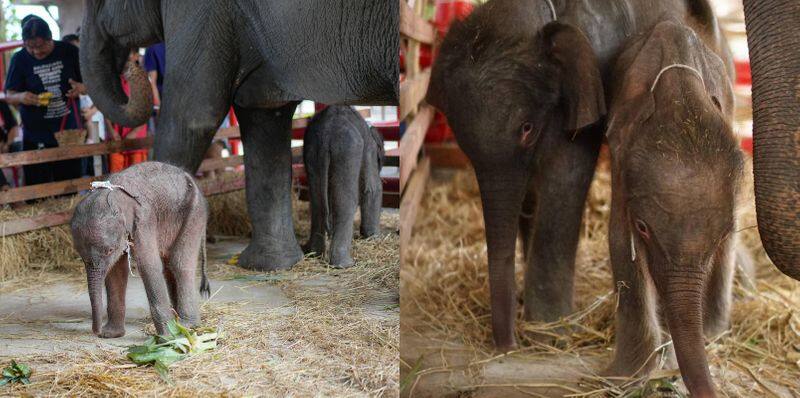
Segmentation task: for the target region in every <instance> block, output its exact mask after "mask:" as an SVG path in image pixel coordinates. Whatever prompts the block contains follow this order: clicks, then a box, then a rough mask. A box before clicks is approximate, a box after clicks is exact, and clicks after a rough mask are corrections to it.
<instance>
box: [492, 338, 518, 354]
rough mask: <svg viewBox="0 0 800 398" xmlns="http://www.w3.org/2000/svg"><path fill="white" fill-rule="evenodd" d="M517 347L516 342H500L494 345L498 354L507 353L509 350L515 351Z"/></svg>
mask: <svg viewBox="0 0 800 398" xmlns="http://www.w3.org/2000/svg"><path fill="white" fill-rule="evenodd" d="M518 348H519V347H518V346H517V342H516V341H515V342H513V343H511V344H502V345H498V346H495V351H496V352H497V353H498V354H508V353H509V352H511V351H516V350H517V349H518Z"/></svg>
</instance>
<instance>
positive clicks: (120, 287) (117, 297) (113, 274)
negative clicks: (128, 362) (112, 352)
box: [99, 255, 128, 338]
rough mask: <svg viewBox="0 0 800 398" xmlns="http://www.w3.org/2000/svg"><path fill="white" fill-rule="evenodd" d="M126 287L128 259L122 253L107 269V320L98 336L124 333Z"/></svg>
mask: <svg viewBox="0 0 800 398" xmlns="http://www.w3.org/2000/svg"><path fill="white" fill-rule="evenodd" d="M127 287H128V261H127V259H126V257H125V256H124V255H123V256H122V257H121V258H120V259H119V260H118V261H117V263H116V264H114V266H113V267H111V269H110V270H109V271H108V275H107V276H106V294H107V297H108V320H107V321H106V324H105V325H103V329H102V330H101V331H100V334H99V336H100V337H102V338H114V337H122V336H124V335H125V291H126V289H127Z"/></svg>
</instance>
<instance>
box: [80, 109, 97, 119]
mask: <svg viewBox="0 0 800 398" xmlns="http://www.w3.org/2000/svg"><path fill="white" fill-rule="evenodd" d="M96 113H97V107H96V106H90V107H88V108H83V118H84V119H86V120H87V121H88V120H92V117H93V116H94V115H95V114H96Z"/></svg>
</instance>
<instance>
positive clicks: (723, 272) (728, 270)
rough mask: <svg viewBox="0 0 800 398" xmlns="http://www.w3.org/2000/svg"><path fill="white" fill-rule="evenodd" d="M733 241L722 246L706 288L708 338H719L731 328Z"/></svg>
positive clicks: (704, 320)
mask: <svg viewBox="0 0 800 398" xmlns="http://www.w3.org/2000/svg"><path fill="white" fill-rule="evenodd" d="M732 240H733V239H732V238H728V241H726V242H724V243H723V244H722V245H720V248H719V250H718V251H717V254H716V255H715V256H714V260H713V264H712V265H713V268H712V269H711V275H709V279H708V285H707V286H706V292H705V303H704V306H703V307H704V308H703V318H704V319H703V329H704V332H705V335H706V337H707V338H713V337H715V336H717V335H718V334H720V333H722V332H723V331H725V330H726V329H727V328H728V327H729V326H730V320H731V297H732V295H733V293H732V289H733V274H734V264H733V252H732V249H733V248H732Z"/></svg>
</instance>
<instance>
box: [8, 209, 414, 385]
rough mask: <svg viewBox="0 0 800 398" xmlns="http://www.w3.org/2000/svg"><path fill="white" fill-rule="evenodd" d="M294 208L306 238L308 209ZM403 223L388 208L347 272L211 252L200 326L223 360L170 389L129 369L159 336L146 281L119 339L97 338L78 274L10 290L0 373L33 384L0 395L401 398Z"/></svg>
mask: <svg viewBox="0 0 800 398" xmlns="http://www.w3.org/2000/svg"><path fill="white" fill-rule="evenodd" d="M242 200H243V198H237V199H236V200H235V201H233V202H232V203H237V202H241V201H242ZM229 205H230V203H228V204H225V205H220V204H219V203H214V202H213V201H212V208H215V207H219V206H229ZM296 208H299V209H298V213H299V214H298V216H297V217H296V220H297V221H296V223H297V224H296V225H297V227H298V237H299V239H304V238H305V235H306V234H307V232H306V231H307V230H308V223H307V221H305V220H304V219H305V217H306V216H307V204H306V203H302V202H301V203H300V204H299V205H297V204H296ZM214 222H215V221H214V220H212V223H214ZM397 222H398V214H397V212H396V211H395V210H386V209H385V210H384V215H383V216H382V227H383V230H384V231H383V232H384V234H383V235H382V236H381V237H379V238H375V239H370V240H356V241H355V247H354V253H353V255H354V258H355V259H356V262H357V264H356V266H354V267H353V268H350V269H347V270H334V269H331V268H328V267H327V266H325V263H324V262H322V261H320V260H318V259H311V258H308V259H305V260H304V261H303V262H301V263H300V264H298V265H296V266H295V267H294V268H293V269H292V270H291V271H286V272H278V273H271V274H264V273H257V272H251V271H247V270H243V269H241V268H239V267H237V266H235V265H231V264H229V262H230V260H231V258H232V257H233V256H234V255H235V254H237V253H239V252H240V251H241V250H242V249H243V248H244V247H245V245H246V244H247V238H245V237H241V236H240V237H234V236H218V240H217V242H216V243H213V244H209V245H208V251H209V264H210V266H209V276H210V278H211V293H212V294H211V298H210V299H209V300H207V301H205V302H204V303H203V304H202V309H201V314H202V323H203V326H211V327H216V326H218V327H220V328H221V329H222V331H223V335H222V337H221V338H220V339H219V341H218V348H217V349H215V350H213V351H210V352H207V353H203V354H200V355H198V356H194V357H190V358H189V359H186V360H184V361H181V362H178V363H176V364H174V365H173V366H172V367H171V368H170V376H171V378H172V380H173V383H174V384H173V385H169V384H166V383H165V382H164V381H162V380H161V379H160V378H159V377H158V376H157V374H156V372H155V371H154V370H153V369H152V368H150V367H136V366H135V365H133V364H132V363H131V362H130V361H128V360H127V359H126V358H125V348H126V347H127V346H129V345H132V344H141V343H143V342H144V340H145V336H146V334H147V333H152V332H153V331H154V330H153V326H152V322H151V321H150V319H149V310H148V307H147V300H146V297H145V295H144V290H143V286H142V283H141V279H139V278H137V277H134V278H132V279H131V281H130V283H129V286H128V294H127V335H126V336H124V337H122V338H119V339H99V338H96V337H94V336H93V335H92V333H91V322H90V314H91V311H90V307H89V300H88V295H87V293H86V286H85V279H84V278H85V276H83V274H82V273H81V272H80V270H79V269H74V268H69V267H68V268H67V269H66V270H64V269H59V268H56V269H55V270H54V269H53V268H52V267H47V268H46V269H44V270H43V271H41V272H34V273H27V274H24V275H22V276H20V277H16V278H13V279H11V280H8V281H6V282H3V283H1V284H0V364H2V366H7V365H8V363H9V362H10V360H11V359H15V360H16V361H17V362H19V363H25V364H27V365H29V366H31V367H32V368H33V377H32V378H31V381H32V384H30V385H28V386H21V385H15V386H13V387H9V386H3V387H0V396H6V395H8V396H18V395H28V394H30V395H35V396H98V395H105V396H108V395H113V396H396V395H397V391H398V386H399V381H398V367H397V363H398V334H399V306H398V302H399V301H398V300H399V297H398V293H397V291H398V266H399V257H398V254H397V253H398V245H397V244H398V237H397V232H396V231H397ZM212 229H214V228H212ZM232 229H234V230H236V229H239V230H242V229H249V227H246V228H245V227H241V226H238V227H236V228H232Z"/></svg>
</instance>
